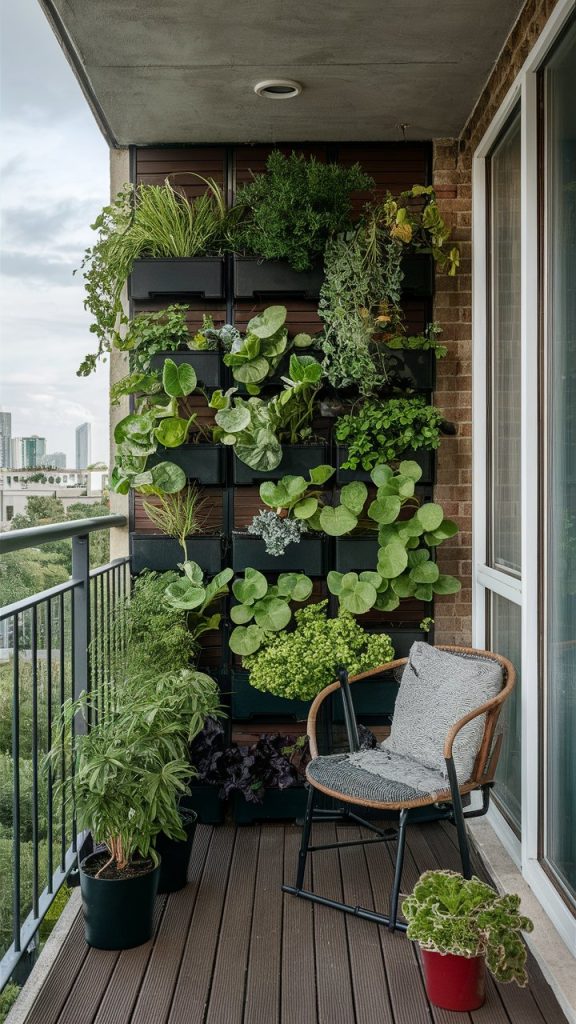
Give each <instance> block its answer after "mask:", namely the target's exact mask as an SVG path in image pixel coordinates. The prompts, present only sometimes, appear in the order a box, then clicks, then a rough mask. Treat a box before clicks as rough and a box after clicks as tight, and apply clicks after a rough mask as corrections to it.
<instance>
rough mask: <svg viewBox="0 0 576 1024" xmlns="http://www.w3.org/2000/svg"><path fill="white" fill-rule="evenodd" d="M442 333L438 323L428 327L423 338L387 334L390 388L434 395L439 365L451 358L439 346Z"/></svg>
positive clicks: (415, 335) (387, 370) (385, 338)
mask: <svg viewBox="0 0 576 1024" xmlns="http://www.w3.org/2000/svg"><path fill="white" fill-rule="evenodd" d="M441 333H442V330H441V327H440V326H439V324H437V323H432V324H429V325H428V327H427V329H426V331H425V332H424V333H423V334H410V335H406V334H405V333H401V334H392V335H390V334H384V335H383V339H382V340H383V342H384V344H385V346H386V348H385V351H384V359H385V363H386V375H387V378H388V381H387V383H388V385H389V386H390V387H393V388H402V389H403V390H409V391H433V390H434V387H435V386H436V362H437V360H438V359H444V357H445V356H446V355H447V354H448V349H447V347H446V345H441V344H440V343H439V342H438V336H439V334H441Z"/></svg>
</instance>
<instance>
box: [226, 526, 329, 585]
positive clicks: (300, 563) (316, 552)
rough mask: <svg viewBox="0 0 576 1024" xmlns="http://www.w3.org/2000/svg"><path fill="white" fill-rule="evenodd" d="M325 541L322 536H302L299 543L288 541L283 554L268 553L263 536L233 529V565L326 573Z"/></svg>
mask: <svg viewBox="0 0 576 1024" xmlns="http://www.w3.org/2000/svg"><path fill="white" fill-rule="evenodd" d="M324 541H325V538H324V537H323V536H316V537H302V539H301V540H300V542H299V543H298V544H289V545H288V547H287V548H286V551H285V552H284V554H283V555H269V554H267V553H266V548H265V547H264V542H263V540H262V539H261V538H260V537H252V536H251V535H250V534H249V533H243V532H237V533H233V534H232V568H233V569H235V570H236V571H240V570H242V569H247V568H248V566H250V567H251V568H252V569H260V571H261V572H305V573H306V575H307V576H323V575H324V572H325V562H326V555H325V543H324Z"/></svg>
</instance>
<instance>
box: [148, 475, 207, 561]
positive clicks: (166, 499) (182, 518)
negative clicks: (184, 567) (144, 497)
mask: <svg viewBox="0 0 576 1024" xmlns="http://www.w3.org/2000/svg"><path fill="white" fill-rule="evenodd" d="M142 505H143V508H144V511H145V513H146V515H147V516H148V519H149V520H150V522H152V523H154V526H157V527H158V529H159V530H160V531H161V532H162V533H164V534H166V536H167V537H174V538H175V539H176V540H177V541H178V543H179V545H180V547H181V548H182V551H183V553H184V561H187V559H188V545H187V543H186V538H187V537H191V536H192V535H193V534H195V533H200V532H201V531H202V528H203V527H204V526H205V525H206V512H205V509H206V498H205V496H203V494H202V492H201V491H200V489H199V488H198V487H197V486H196V485H195V484H189V485H188V487H183V488H182V490H181V491H177V492H176V494H160V495H157V496H156V499H155V503H154V504H153V503H152V502H151V501H143V502H142Z"/></svg>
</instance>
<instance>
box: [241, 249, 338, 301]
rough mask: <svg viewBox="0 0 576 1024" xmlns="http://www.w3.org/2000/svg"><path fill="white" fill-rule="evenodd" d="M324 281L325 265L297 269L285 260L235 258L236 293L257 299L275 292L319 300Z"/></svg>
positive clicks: (244, 297) (242, 297)
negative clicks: (308, 268)
mask: <svg viewBox="0 0 576 1024" xmlns="http://www.w3.org/2000/svg"><path fill="white" fill-rule="evenodd" d="M323 282H324V271H323V269H322V267H321V266H317V267H313V269H312V270H293V269H292V267H291V266H290V265H289V264H288V263H287V262H286V261H285V260H260V259H257V258H254V257H250V256H235V257H234V296H235V298H237V299H253V298H258V297H267V296H273V295H286V296H292V297H294V298H296V297H297V298H303V299H317V298H318V296H319V295H320V289H321V287H322V284H323Z"/></svg>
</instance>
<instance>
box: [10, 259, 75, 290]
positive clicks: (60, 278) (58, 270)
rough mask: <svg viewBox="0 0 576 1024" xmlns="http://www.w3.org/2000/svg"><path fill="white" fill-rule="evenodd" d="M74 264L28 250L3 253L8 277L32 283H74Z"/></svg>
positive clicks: (63, 284)
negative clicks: (36, 254)
mask: <svg viewBox="0 0 576 1024" xmlns="http://www.w3.org/2000/svg"><path fill="white" fill-rule="evenodd" d="M73 270H74V266H73V265H72V264H71V263H69V262H68V261H65V260H53V259H49V258H47V257H45V256H44V257H42V256H40V255H38V256H35V255H33V254H32V253H27V252H11V251H10V250H8V251H6V250H5V251H4V252H3V253H2V273H3V274H5V275H6V276H7V277H17V278H19V279H20V280H25V281H29V282H30V283H34V282H38V281H40V282H42V283H44V284H58V285H62V286H64V287H65V286H66V285H73V284H74V283H75V282H74V278H73V276H72V274H73Z"/></svg>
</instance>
